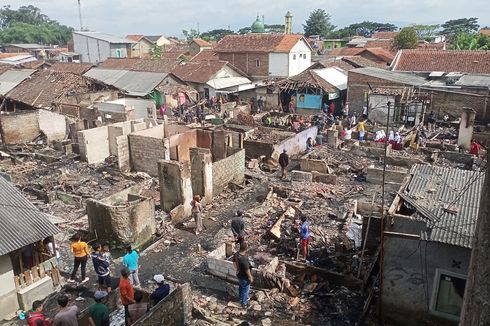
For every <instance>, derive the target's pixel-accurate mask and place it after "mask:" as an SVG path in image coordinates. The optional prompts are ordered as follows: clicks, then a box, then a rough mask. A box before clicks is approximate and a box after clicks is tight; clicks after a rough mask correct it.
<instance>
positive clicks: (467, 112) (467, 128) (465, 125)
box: [458, 109, 475, 150]
mask: <svg viewBox="0 0 490 326" xmlns="http://www.w3.org/2000/svg"><path fill="white" fill-rule="evenodd" d="M474 122H475V111H473V110H471V109H464V110H463V113H462V114H461V122H460V123H459V132H458V146H459V147H461V148H464V149H466V150H470V143H471V139H472V138H473V125H474Z"/></svg>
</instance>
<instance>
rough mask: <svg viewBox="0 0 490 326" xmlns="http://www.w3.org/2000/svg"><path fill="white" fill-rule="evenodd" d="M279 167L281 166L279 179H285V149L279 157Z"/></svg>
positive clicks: (286, 155)
mask: <svg viewBox="0 0 490 326" xmlns="http://www.w3.org/2000/svg"><path fill="white" fill-rule="evenodd" d="M279 165H280V166H281V179H285V178H287V177H288V170H287V167H288V165H289V156H288V154H287V151H286V149H284V150H283V151H282V153H281V155H279Z"/></svg>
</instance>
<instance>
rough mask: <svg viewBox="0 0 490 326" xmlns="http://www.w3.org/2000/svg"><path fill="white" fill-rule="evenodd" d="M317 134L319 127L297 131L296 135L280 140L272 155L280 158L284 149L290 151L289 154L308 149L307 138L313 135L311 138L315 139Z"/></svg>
mask: <svg viewBox="0 0 490 326" xmlns="http://www.w3.org/2000/svg"><path fill="white" fill-rule="evenodd" d="M317 134H318V128H317V127H311V128H308V129H306V130H303V131H302V132H300V133H297V134H296V135H295V136H294V137H292V138H288V139H286V140H284V141H282V142H280V143H279V144H276V145H274V152H273V153H272V157H274V158H276V159H278V158H279V155H280V154H281V153H282V151H283V150H284V149H286V150H287V151H288V155H289V156H291V155H296V154H300V153H303V152H304V151H306V140H307V139H308V138H310V137H311V139H313V141H315V139H316V135H317Z"/></svg>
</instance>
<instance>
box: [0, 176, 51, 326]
mask: <svg viewBox="0 0 490 326" xmlns="http://www.w3.org/2000/svg"><path fill="white" fill-rule="evenodd" d="M0 206H1V207H2V209H0V266H1V268H2V272H1V273H0V318H1V319H11V318H13V317H15V314H16V312H17V311H18V310H19V308H20V309H22V310H25V311H27V310H29V309H31V307H32V303H33V302H34V301H35V300H42V299H44V298H45V297H47V296H48V295H50V294H51V293H53V292H54V291H56V290H57V289H58V288H59V285H60V274H59V269H58V263H57V261H56V257H53V256H52V255H51V254H50V253H48V252H47V250H46V249H45V246H44V244H43V240H46V241H51V242H52V243H53V244H54V239H53V235H55V234H57V233H58V232H59V230H58V228H57V227H56V226H55V225H54V224H53V223H51V222H50V221H49V219H48V217H47V216H46V215H45V214H44V213H42V212H40V211H39V210H38V209H37V207H36V206H34V205H33V204H32V203H31V202H30V201H29V200H27V199H26V198H25V197H24V196H23V195H22V193H21V192H20V191H19V190H17V189H16V188H15V187H14V186H13V185H12V184H11V183H10V182H8V181H7V180H5V179H4V178H3V177H2V176H0Z"/></svg>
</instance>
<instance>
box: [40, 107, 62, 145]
mask: <svg viewBox="0 0 490 326" xmlns="http://www.w3.org/2000/svg"><path fill="white" fill-rule="evenodd" d="M38 114H39V129H41V131H42V132H44V134H45V135H46V137H47V138H48V142H51V141H53V140H62V139H65V136H66V118H65V116H64V115H61V114H58V113H55V112H51V111H47V110H38Z"/></svg>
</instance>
